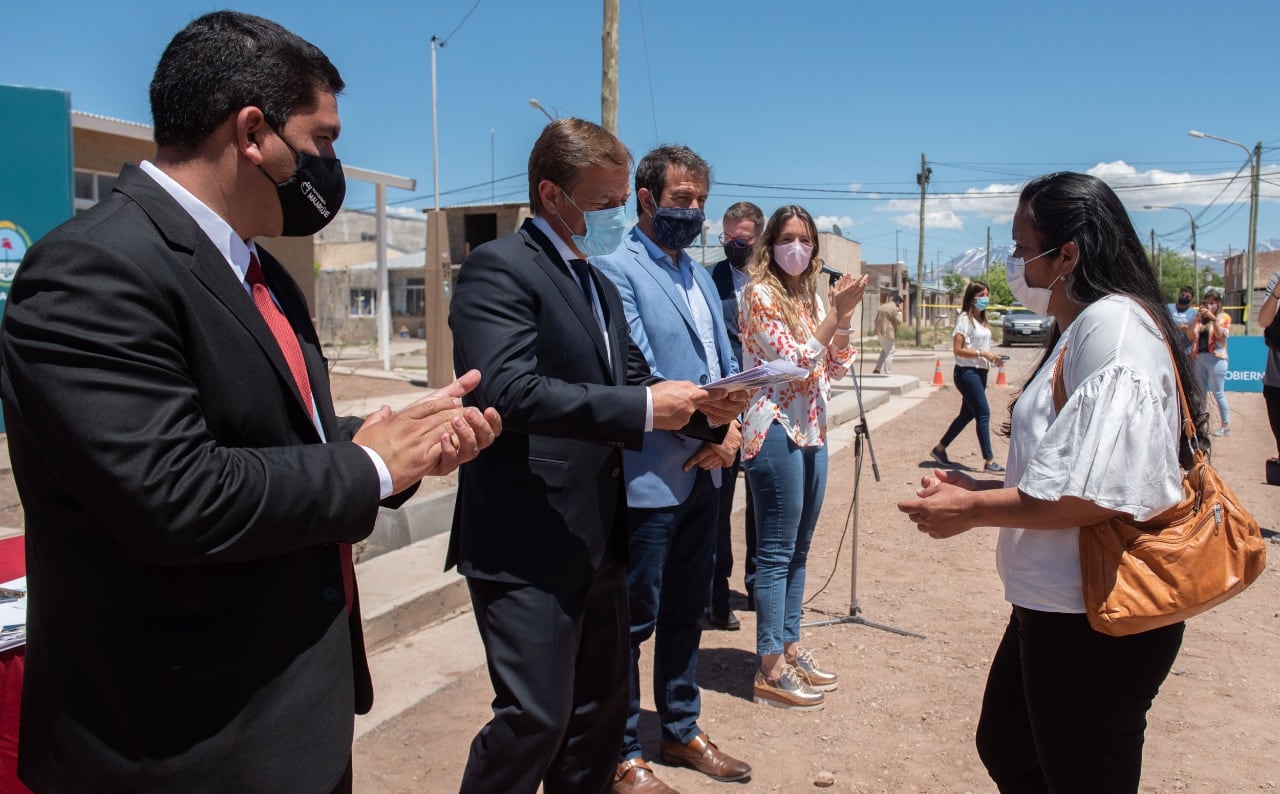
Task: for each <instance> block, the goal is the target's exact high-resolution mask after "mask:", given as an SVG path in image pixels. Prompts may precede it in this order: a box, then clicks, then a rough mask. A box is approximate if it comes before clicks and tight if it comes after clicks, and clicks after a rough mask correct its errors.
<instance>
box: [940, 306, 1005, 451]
mask: <svg viewBox="0 0 1280 794" xmlns="http://www.w3.org/2000/svg"><path fill="white" fill-rule="evenodd" d="M990 295H991V293H990V291H989V290H988V289H987V285H986V284H983V283H982V282H981V281H971V282H969V286H968V287H967V288H966V289H965V291H964V299H963V301H961V304H960V319H959V320H957V321H956V330H955V331H954V332H953V333H952V335H951V349H952V351H954V352H955V356H956V366H955V369H954V370H952V379H953V380H954V381H955V384H956V390H957V391H959V392H960V413H959V414H957V415H956V418H955V419H953V420H951V426H950V427H948V428H947V432H945V433H943V434H942V440H941V441H939V442H938V446H936V447H934V448H933V449H932V450H931V451H930V453H929V454H931V455H932V456H933V459H934V460H936V461H938V462H939V463H941V464H942V465H943V466H950V465H951V459H950V458H949V457H947V447H948V446H949V445H950V444H951V442H952V441H955V440H956V436H958V435H960V431H961V430H964V429H965V426H966V425H968V424H969V423H970V422H976V423H977V430H978V446H979V447H981V448H982V461H983V464H982V470H983V471H985V472H990V473H992V474H1000V473H1002V472H1003V471H1004V467H1003V466H1001V465H1000V464H999V463H996V461H995V456H994V455H993V454H992V452H991V406H990V405H988V404H987V372H988V371H989V370H990V368H991V365H992V364H995V365H997V366H999V364H1000V356H999V354H997V353H992V352H991V325H990V324H989V323H988V322H987V304H988V303H989V302H990V300H991V297H990Z"/></svg>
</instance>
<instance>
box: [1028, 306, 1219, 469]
mask: <svg viewBox="0 0 1280 794" xmlns="http://www.w3.org/2000/svg"><path fill="white" fill-rule="evenodd" d="M1138 305H1139V306H1142V304H1138ZM1142 308H1143V310H1144V311H1146V312H1147V314H1148V315H1149V316H1150V317H1151V321H1152V322H1153V323H1155V326H1156V331H1160V321H1159V319H1157V318H1156V317H1155V315H1153V314H1151V310H1150V309H1148V308H1147V307H1146V306H1142ZM1160 338H1161V339H1163V340H1164V349H1165V351H1166V352H1167V353H1168V354H1169V366H1171V367H1173V382H1174V383H1175V384H1177V386H1178V402H1179V403H1180V404H1181V406H1182V434H1183V435H1184V436H1186V439H1187V444H1188V445H1189V446H1190V447H1191V454H1192V455H1193V456H1194V457H1195V458H1196V460H1197V461H1198V460H1199V459H1200V458H1202V457H1203V456H1204V450H1202V449H1200V443H1199V441H1198V440H1197V439H1198V437H1197V436H1196V425H1195V422H1194V421H1192V419H1191V406H1190V405H1189V404H1188V403H1187V393H1186V392H1185V391H1183V389H1182V378H1180V377H1178V361H1177V359H1175V358H1174V357H1173V348H1172V347H1171V346H1170V345H1169V340H1168V339H1165V336H1164V334H1163V333H1161V334H1160ZM1066 356H1067V345H1066V343H1065V342H1064V343H1063V345H1062V350H1061V351H1060V352H1059V353H1058V360H1057V361H1055V362H1054V364H1053V407H1054V410H1056V411H1059V412H1060V411H1062V406H1064V405H1066V404H1067V384H1066V381H1064V380H1063V378H1062V362H1063V359H1065V358H1066Z"/></svg>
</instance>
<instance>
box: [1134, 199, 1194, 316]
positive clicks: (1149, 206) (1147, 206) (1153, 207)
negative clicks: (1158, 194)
mask: <svg viewBox="0 0 1280 794" xmlns="http://www.w3.org/2000/svg"><path fill="white" fill-rule="evenodd" d="M1142 208H1143V209H1144V210H1179V211H1181V212H1185V213H1187V220H1189V221H1191V267H1192V268H1193V269H1194V271H1195V274H1196V277H1195V285H1196V286H1195V290H1196V300H1197V301H1198V300H1200V260H1199V259H1198V258H1197V257H1196V216H1194V215H1192V214H1191V210H1189V209H1187V208H1186V207H1170V206H1167V205H1165V204H1143V205H1142Z"/></svg>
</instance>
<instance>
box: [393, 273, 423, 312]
mask: <svg viewBox="0 0 1280 794" xmlns="http://www.w3.org/2000/svg"><path fill="white" fill-rule="evenodd" d="M426 284H427V280H426V279H425V278H407V279H405V280H404V283H403V284H397V285H396V287H395V289H394V290H392V298H393V299H394V301H395V302H394V303H393V304H392V306H394V307H395V311H396V314H404V315H411V316H423V315H426V313H427V286H426Z"/></svg>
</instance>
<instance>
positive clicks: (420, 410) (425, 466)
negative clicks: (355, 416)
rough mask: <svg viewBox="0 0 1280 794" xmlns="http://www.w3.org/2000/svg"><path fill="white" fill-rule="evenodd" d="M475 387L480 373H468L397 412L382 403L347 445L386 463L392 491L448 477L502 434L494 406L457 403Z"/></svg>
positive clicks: (500, 422)
mask: <svg viewBox="0 0 1280 794" xmlns="http://www.w3.org/2000/svg"><path fill="white" fill-rule="evenodd" d="M479 384H480V372H479V371H478V370H474V369H473V370H471V371H470V372H467V373H466V374H464V375H462V376H461V377H459V378H458V379H457V380H455V381H454V382H453V383H451V384H449V385H448V386H445V387H444V388H443V389H439V390H437V391H434V392H432V393H430V394H428V395H427V396H425V397H423V398H421V399H419V400H417V401H415V402H413V403H412V404H410V405H408V406H406V407H405V408H403V409H401V410H399V411H392V410H391V408H389V407H388V406H385V405H384V406H382V407H381V408H379V409H378V410H376V411H374V412H373V413H371V414H369V415H368V416H367V417H366V418H365V421H364V424H362V425H361V426H360V429H359V430H358V431H356V434H355V437H354V438H352V441H354V442H355V443H357V444H360V445H361V446H365V447H368V448H370V449H372V450H373V451H374V452H376V453H378V455H379V456H380V457H381V458H382V460H383V462H384V463H386V464H387V469H388V470H389V471H390V472H391V483H392V492H393V493H400V492H401V491H403V490H404V489H405V488H408V487H410V486H411V485H413V484H414V483H416V482H417V481H418V480H421V479H422V478H423V477H428V476H433V477H439V476H442V475H445V474H448V473H450V472H452V471H454V470H455V469H457V468H458V467H459V466H461V465H462V464H463V463H466V462H467V461H469V460H473V459H475V457H476V456H477V455H479V454H480V450H482V449H484V448H486V447H488V446H489V445H490V444H492V443H493V440H494V439H495V438H497V437H498V435H499V434H500V433H501V432H502V418H501V417H499V416H498V412H497V411H495V410H494V409H493V408H486V409H485V410H484V412H483V413H482V412H481V411H480V410H479V409H477V408H472V407H463V405H462V397H464V396H466V395H467V394H469V393H470V392H471V391H472V390H473V389H475V387H476V386H478V385H479Z"/></svg>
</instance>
